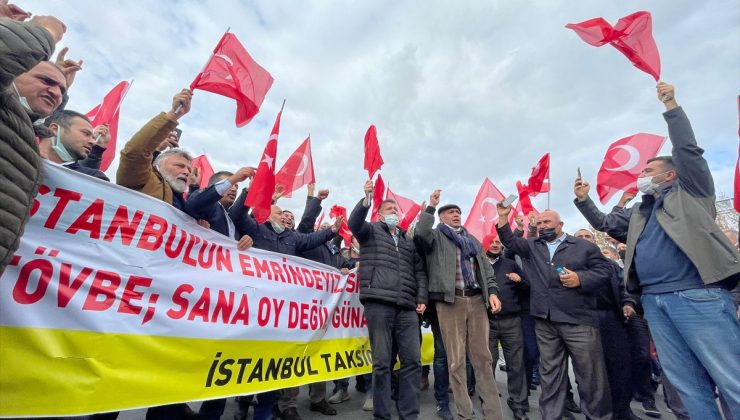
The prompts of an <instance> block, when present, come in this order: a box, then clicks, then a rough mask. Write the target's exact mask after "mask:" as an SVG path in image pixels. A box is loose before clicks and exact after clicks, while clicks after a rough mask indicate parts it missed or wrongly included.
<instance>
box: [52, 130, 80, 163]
mask: <svg viewBox="0 0 740 420" xmlns="http://www.w3.org/2000/svg"><path fill="white" fill-rule="evenodd" d="M51 148H52V149H53V150H54V152H56V154H57V156H59V159H61V160H62V163H69V162H74V161H75V160H76V159H75V158H73V157H72V155H71V154H70V153H69V151H68V150H67V148H66V147H64V143H62V127H57V135H56V137H54V139H53V140H52V141H51Z"/></svg>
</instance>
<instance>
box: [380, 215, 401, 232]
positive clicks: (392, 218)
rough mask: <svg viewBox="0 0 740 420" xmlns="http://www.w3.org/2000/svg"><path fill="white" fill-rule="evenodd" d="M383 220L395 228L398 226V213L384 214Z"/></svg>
mask: <svg viewBox="0 0 740 420" xmlns="http://www.w3.org/2000/svg"><path fill="white" fill-rule="evenodd" d="M383 221H384V222H385V224H386V225H388V227H389V228H391V229H393V228H394V227H396V226H398V215H397V214H388V215H385V216H383Z"/></svg>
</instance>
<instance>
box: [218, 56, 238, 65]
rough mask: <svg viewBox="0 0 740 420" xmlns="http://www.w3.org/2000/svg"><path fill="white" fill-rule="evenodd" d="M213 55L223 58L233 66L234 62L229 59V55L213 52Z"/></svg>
mask: <svg viewBox="0 0 740 420" xmlns="http://www.w3.org/2000/svg"><path fill="white" fill-rule="evenodd" d="M213 56H214V57H218V58H220V59H222V60H224V61H225V62H227V63H229V65H230V66H233V65H234V62H233V61H231V57H229V56H228V55H226V54H213Z"/></svg>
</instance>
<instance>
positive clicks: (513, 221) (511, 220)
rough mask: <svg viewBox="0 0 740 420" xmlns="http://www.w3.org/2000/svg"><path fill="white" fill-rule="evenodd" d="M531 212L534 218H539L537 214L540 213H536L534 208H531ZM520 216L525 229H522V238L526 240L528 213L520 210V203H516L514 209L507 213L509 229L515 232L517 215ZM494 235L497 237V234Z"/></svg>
mask: <svg viewBox="0 0 740 420" xmlns="http://www.w3.org/2000/svg"><path fill="white" fill-rule="evenodd" d="M530 204H531V203H530ZM532 212H534V215H535V216H539V214H540V212H539V211H537V209H536V208H534V207H532ZM520 214H521V215H522V222H523V223H524V226H525V228H524V237H525V238H526V237H527V236H529V222H530V220H529V213H528V212H527V213H525V212H524V210H522V203H521V201H519V202H517V203H516V207H514V208H513V209H512V210H511V213H509V227H510V228H511V231H512V232H513V231H515V230H516V226H517V224H516V217H517V216H518V215H520ZM494 233H495V234H496V235H498V232H496V231H494Z"/></svg>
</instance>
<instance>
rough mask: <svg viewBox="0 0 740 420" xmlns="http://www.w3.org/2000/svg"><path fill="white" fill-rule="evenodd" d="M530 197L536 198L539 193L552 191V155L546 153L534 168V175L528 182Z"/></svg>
mask: <svg viewBox="0 0 740 420" xmlns="http://www.w3.org/2000/svg"><path fill="white" fill-rule="evenodd" d="M527 190H528V191H529V195H531V196H536V195H537V194H539V193H544V192H549V191H550V154H549V153H545V155H544V156H542V157H541V158H540V160H539V162H537V165H536V166H535V167H534V168H532V175H530V176H529V180H528V181H527Z"/></svg>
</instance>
